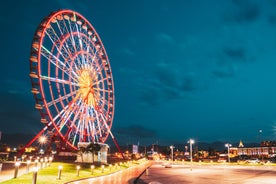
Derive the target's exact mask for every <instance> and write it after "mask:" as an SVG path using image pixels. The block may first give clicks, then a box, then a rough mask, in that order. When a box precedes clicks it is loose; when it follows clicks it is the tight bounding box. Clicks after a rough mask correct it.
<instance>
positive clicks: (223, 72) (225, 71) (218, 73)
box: [212, 67, 235, 78]
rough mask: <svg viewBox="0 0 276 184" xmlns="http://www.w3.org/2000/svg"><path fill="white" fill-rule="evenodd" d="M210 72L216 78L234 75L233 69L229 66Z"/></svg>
mask: <svg viewBox="0 0 276 184" xmlns="http://www.w3.org/2000/svg"><path fill="white" fill-rule="evenodd" d="M212 74H213V75H214V76H215V77H217V78H230V77H234V76H235V73H234V70H233V69H232V68H229V67H228V68H220V69H216V70H214V71H213V72H212Z"/></svg>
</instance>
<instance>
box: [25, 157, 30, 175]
mask: <svg viewBox="0 0 276 184" xmlns="http://www.w3.org/2000/svg"><path fill="white" fill-rule="evenodd" d="M30 164H31V160H27V166H26V173H29V170H30Z"/></svg>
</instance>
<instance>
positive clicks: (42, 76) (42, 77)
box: [40, 75, 79, 86]
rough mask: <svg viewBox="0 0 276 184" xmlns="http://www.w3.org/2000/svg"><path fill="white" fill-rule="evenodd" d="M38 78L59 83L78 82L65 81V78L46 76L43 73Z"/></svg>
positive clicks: (72, 83) (71, 83) (73, 83)
mask: <svg viewBox="0 0 276 184" xmlns="http://www.w3.org/2000/svg"><path fill="white" fill-rule="evenodd" d="M40 78H41V79H42V80H47V81H50V82H53V83H60V84H67V85H73V86H79V84H78V83H75V82H71V81H67V80H64V79H58V78H53V77H48V76H44V75H41V76H40Z"/></svg>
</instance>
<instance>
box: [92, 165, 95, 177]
mask: <svg viewBox="0 0 276 184" xmlns="http://www.w3.org/2000/svg"><path fill="white" fill-rule="evenodd" d="M94 169H95V166H94V165H91V174H92V175H93V173H94Z"/></svg>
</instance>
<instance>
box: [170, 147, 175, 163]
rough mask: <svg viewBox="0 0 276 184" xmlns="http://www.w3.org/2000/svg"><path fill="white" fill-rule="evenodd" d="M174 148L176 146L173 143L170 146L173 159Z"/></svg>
mask: <svg viewBox="0 0 276 184" xmlns="http://www.w3.org/2000/svg"><path fill="white" fill-rule="evenodd" d="M173 148H174V146H173V145H171V146H170V149H171V154H172V161H173Z"/></svg>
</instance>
